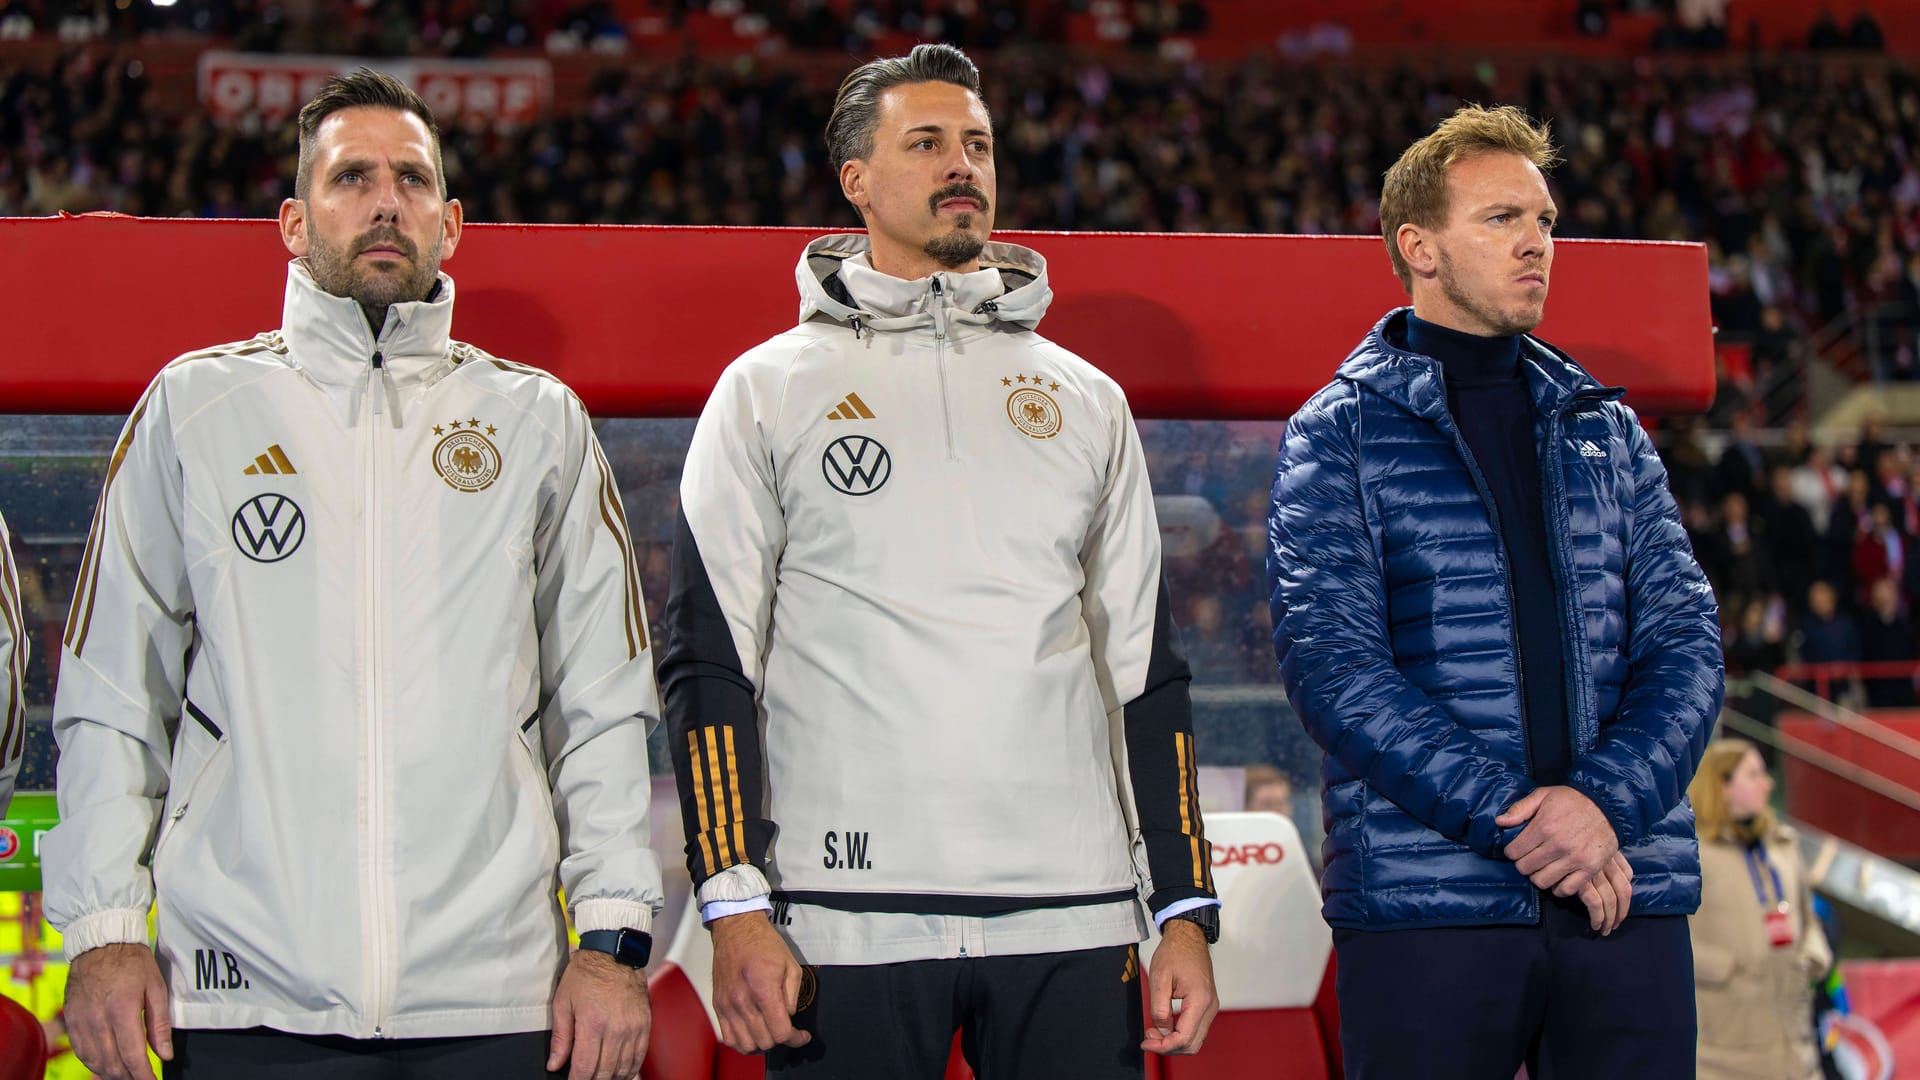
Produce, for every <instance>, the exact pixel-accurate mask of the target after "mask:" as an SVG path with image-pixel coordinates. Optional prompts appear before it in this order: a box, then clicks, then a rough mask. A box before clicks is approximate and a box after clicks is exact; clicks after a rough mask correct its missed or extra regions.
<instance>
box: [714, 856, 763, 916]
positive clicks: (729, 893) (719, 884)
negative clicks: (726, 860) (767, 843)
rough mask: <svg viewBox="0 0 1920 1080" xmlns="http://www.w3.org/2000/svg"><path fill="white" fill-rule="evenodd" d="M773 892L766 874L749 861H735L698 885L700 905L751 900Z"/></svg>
mask: <svg viewBox="0 0 1920 1080" xmlns="http://www.w3.org/2000/svg"><path fill="white" fill-rule="evenodd" d="M772 892H773V886H771V885H769V884H767V875H765V874H763V873H761V872H760V870H759V868H757V867H755V866H753V865H751V864H749V863H736V864H734V865H732V866H729V867H727V868H726V869H725V870H722V871H720V872H719V873H717V874H715V875H713V876H712V877H710V878H708V879H707V880H706V881H705V882H703V883H702V884H701V886H700V895H699V900H700V905H701V906H702V907H705V906H706V905H708V904H714V903H720V902H722V901H726V902H732V901H737V900H753V899H757V898H759V897H762V896H766V895H768V894H770V893H772Z"/></svg>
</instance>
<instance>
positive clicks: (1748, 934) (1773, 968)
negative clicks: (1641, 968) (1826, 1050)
mask: <svg viewBox="0 0 1920 1080" xmlns="http://www.w3.org/2000/svg"><path fill="white" fill-rule="evenodd" d="M1772 793H1773V778H1772V777H1771V776H1769V775H1768V774H1767V769H1766V765H1765V763H1764V762H1763V761H1762V760H1761V758H1760V754H1759V751H1758V750H1757V749H1756V748H1755V747H1754V745H1753V744H1752V743H1749V742H1747V741H1746V740H1745V739H1726V738H1723V739H1715V740H1714V741H1713V742H1712V743H1711V744H1709V745H1708V746H1707V752H1706V755H1705V756H1704V757H1703V758H1702V759H1701V761H1700V768H1699V770H1698V771H1697V772H1695V774H1694V777H1693V782H1692V783H1691V784H1690V785H1689V786H1688V788H1687V794H1688V796H1689V798H1690V799H1691V800H1692V803H1693V809H1694V817H1695V824H1696V826H1697V828H1698V831H1699V835H1700V885H1701V897H1700V910H1699V912H1698V913H1696V914H1694V915H1692V916H1690V917H1689V918H1688V920H1687V926H1688V929H1689V930H1690V931H1691V932H1692V935H1693V975H1694V986H1695V995H1696V1000H1697V1004H1698V1008H1699V1011H1700V1043H1699V1067H1698V1076H1699V1077H1700V1080H1817V1078H1818V1077H1819V1075H1820V1064H1819V1050H1818V1047H1817V1045H1816V1043H1815V1040H1814V1031H1813V990H1812V983H1813V980H1814V979H1815V978H1816V977H1818V976H1819V975H1821V974H1822V973H1824V972H1825V971H1826V970H1827V966H1828V965H1829V964H1830V963H1832V960H1833V954H1832V953H1831V951H1829V949H1828V948H1827V939H1826V935H1824V934H1823V933H1821V930H1820V925H1819V923H1818V921H1816V919H1815V918H1814V913H1813V887H1812V884H1811V882H1810V879H1809V875H1808V873H1807V866H1806V862H1805V860H1804V859H1802V858H1801V856H1800V847H1799V843H1798V841H1797V837H1796V836H1795V834H1794V832H1793V830H1792V829H1790V828H1788V827H1787V826H1786V825H1785V824H1783V823H1781V822H1780V821H1778V819H1776V818H1775V816H1774V813H1773V809H1772V807H1771V806H1770V805H1769V800H1770V797H1771V796H1772Z"/></svg>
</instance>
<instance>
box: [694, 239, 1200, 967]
mask: <svg viewBox="0 0 1920 1080" xmlns="http://www.w3.org/2000/svg"><path fill="white" fill-rule="evenodd" d="M868 250H869V249H868V241H867V239H866V238H865V237H864V236H829V237H824V238H822V239H820V240H817V241H815V242H814V243H812V244H811V245H809V246H808V248H807V249H806V252H805V253H804V254H803V255H802V257H801V260H800V265H799V268H798V270H797V276H798V281H799V285H800V293H801V310H800V319H801V321H800V325H799V326H797V327H796V328H794V329H793V330H790V331H788V332H787V333H784V334H781V335H779V336H778V337H775V338H773V339H772V340H770V341H768V342H766V343H765V344H763V345H761V346H759V347H757V348H754V349H752V350H750V351H749V352H747V353H746V354H745V355H744V356H742V357H740V358H739V359H738V360H736V361H735V362H734V363H733V364H732V365H731V366H730V367H729V368H728V369H727V371H726V373H725V374H724V375H722V376H721V378H720V381H719V383H718V385H716V386H715V388H714V391H713V395H712V396H711V397H710V398H709V399H708V402H707V405H706V409H705V411H704V412H703V413H702V415H701V418H700V423H699V425H698V427H697V428H696V430H695V433H694V436H693V442H692V445H691V447H690V449H689V450H688V454H687V462H686V469H685V471H684V473H683V474H682V478H681V507H682V514H681V520H680V525H679V533H678V535H677V536H676V539H675V544H674V567H673V573H674V580H673V589H672V593H671V595H670V598H669V600H668V604H667V627H668V630H667V633H668V643H667V645H666V646H665V649H664V651H663V653H662V661H661V671H660V677H661V683H662V686H663V688H664V695H665V702H666V713H667V720H668V724H669V733H670V734H669V744H670V746H671V748H672V750H673V752H674V754H675V755H676V757H675V764H676V773H677V775H678V778H679V784H680V791H681V803H682V814H683V817H684V818H685V821H686V825H687V830H686V831H687V853H688V865H689V868H690V869H691V871H692V874H693V879H694V882H695V883H696V885H698V886H700V892H699V896H700V899H701V901H702V902H703V903H704V902H716V901H733V902H742V901H751V900H752V899H753V897H754V896H755V895H756V894H759V895H766V894H767V893H768V892H769V890H770V891H771V898H772V900H773V901H774V904H775V913H774V921H775V922H776V923H777V924H779V925H780V927H781V928H782V930H783V931H784V932H785V933H786V936H787V938H788V940H789V941H790V942H791V943H792V944H793V945H794V946H795V948H796V949H797V950H798V952H799V953H800V955H801V958H802V959H803V960H805V961H806V962H809V963H827V964H861V963H893V962H902V961H911V960H924V959H935V958H941V957H952V956H979V955H989V954H1022V953H1042V952H1056V951H1065V950H1071V949H1082V948H1094V947H1100V946H1108V945H1117V944H1124V943H1127V942H1132V941H1137V940H1139V939H1140V937H1141V936H1142V932H1143V930H1144V924H1143V923H1142V921H1141V919H1140V916H1139V914H1138V911H1139V906H1140V905H1139V900H1141V899H1144V900H1145V901H1146V902H1147V905H1148V907H1149V908H1150V909H1151V910H1153V911H1155V912H1163V911H1166V910H1167V909H1168V908H1169V907H1170V906H1171V905H1174V904H1179V903H1183V902H1187V903H1198V902H1210V901H1211V897H1212V895H1213V891H1212V875H1211V869H1210V858H1209V849H1208V847H1207V843H1206V839H1205V835H1204V831H1203V829H1202V827H1201V820H1200V810H1199V800H1198V792H1197V789H1196V788H1195V786H1194V775H1195V770H1194V757H1193V730H1192V714H1191V707H1190V704H1189V701H1188V696H1187V683H1188V679H1189V676H1188V671H1187V665H1186V661H1185V659H1184V657H1183V656H1182V655H1181V652H1180V648H1179V631H1178V630H1177V629H1176V628H1175V627H1174V626H1173V624H1172V621H1171V619H1170V618H1169V617H1168V604H1167V597H1166V590H1165V587H1164V584H1163V581H1162V575H1161V566H1160V536H1159V531H1158V527H1157V525H1156V522H1155V518H1154V512H1153V501H1152V493H1151V491H1150V489H1149V486H1148V482H1147V471H1146V461H1145V456H1144V454H1143V453H1142V452H1141V447H1140V440H1139V436H1138V434H1137V432H1136V431H1135V428H1134V424H1133V418H1132V415H1131V413H1130V412H1129V410H1128V408H1127V403H1126V398H1125V396H1124V395H1123V394H1122V393H1121V390H1120V387H1119V386H1118V385H1116V384H1115V383H1114V381H1113V380H1112V379H1110V378H1108V377H1107V376H1106V375H1104V374H1102V373H1101V372H1100V371H1099V370H1097V369H1096V368H1094V367H1093V366H1092V365H1091V364H1089V363H1087V362H1086V361H1085V360H1082V359H1081V358H1079V357H1078V356H1075V355H1074V354H1073V353H1071V352H1068V351H1067V350H1065V349H1063V348H1060V347H1059V346H1057V345H1055V344H1053V343H1052V342H1049V341H1047V340H1046V339H1045V338H1043V337H1041V336H1040V335H1039V334H1037V333H1035V332H1034V327H1035V326H1037V325H1038V323H1039V321H1040V319H1041V316H1042V315H1043V314H1044V313H1045V311H1046V308H1047V305H1048V302H1049V300H1050V298H1051V295H1052V294H1051V291H1050V290H1049V289H1048V287H1047V283H1046V267H1045V263H1044V261H1042V260H1041V258H1040V256H1039V255H1037V254H1036V253H1034V252H1032V251H1030V250H1027V249H1025V248H1020V247H1015V246H1013V245H1009V244H998V243H996V244H989V245H987V248H986V251H985V252H984V254H983V256H982V266H983V269H981V270H979V271H976V272H972V273H964V274H962V273H950V272H941V273H936V274H934V275H932V276H930V277H927V278H922V279H919V280H917V281H904V280H901V279H898V278H893V277H889V276H887V275H885V274H881V273H878V272H877V271H875V270H874V269H873V268H872V265H871V263H870V261H869V259H868Z"/></svg>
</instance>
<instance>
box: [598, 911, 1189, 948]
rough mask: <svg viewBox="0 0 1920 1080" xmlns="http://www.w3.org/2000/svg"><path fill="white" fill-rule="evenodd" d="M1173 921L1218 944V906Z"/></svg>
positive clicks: (1172, 917) (1169, 917)
mask: <svg viewBox="0 0 1920 1080" xmlns="http://www.w3.org/2000/svg"><path fill="white" fill-rule="evenodd" d="M1175 920H1179V921H1182V922H1190V923H1192V924H1193V925H1195V926H1197V927H1199V928H1200V932H1201V933H1203V934H1205V935H1206V936H1207V944H1209V945H1216V944H1219V941H1220V905H1218V904H1208V905H1207V906H1205V907H1197V908H1188V909H1187V910H1186V911H1183V912H1181V913H1180V914H1178V915H1169V916H1167V922H1174V921H1175ZM1164 928H1165V927H1164V924H1163V925H1162V929H1164ZM580 940H581V942H583V943H584V942H585V941H586V940H587V939H586V937H585V936H582V937H581V938H580Z"/></svg>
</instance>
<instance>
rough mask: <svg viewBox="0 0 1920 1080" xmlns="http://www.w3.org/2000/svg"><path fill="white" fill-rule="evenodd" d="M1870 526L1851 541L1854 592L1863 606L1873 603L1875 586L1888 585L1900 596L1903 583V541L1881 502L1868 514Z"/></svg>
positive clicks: (1885, 506) (1904, 550)
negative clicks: (1900, 586) (1900, 587)
mask: <svg viewBox="0 0 1920 1080" xmlns="http://www.w3.org/2000/svg"><path fill="white" fill-rule="evenodd" d="M1868 514H1869V515H1870V519H1871V524H1869V525H1868V526H1867V528H1866V529H1864V530H1862V531H1860V532H1859V533H1857V534H1855V537H1854V541H1853V588H1854V595H1855V597H1856V598H1857V599H1858V601H1859V602H1860V603H1861V604H1862V605H1867V604H1870V603H1872V596H1873V592H1874V589H1875V587H1876V586H1879V585H1883V584H1884V585H1891V586H1893V587H1894V589H1895V592H1894V596H1895V597H1896V598H1897V597H1898V596H1899V591H1898V589H1899V584H1900V583H1901V582H1902V581H1904V580H1906V559H1907V551H1906V540H1905V538H1904V537H1902V536H1901V535H1900V530H1899V529H1896V528H1894V527H1893V512H1892V511H1891V510H1890V509H1888V507H1887V504H1886V503H1883V502H1877V503H1874V504H1873V506H1872V508H1871V509H1870V510H1869V511H1868Z"/></svg>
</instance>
